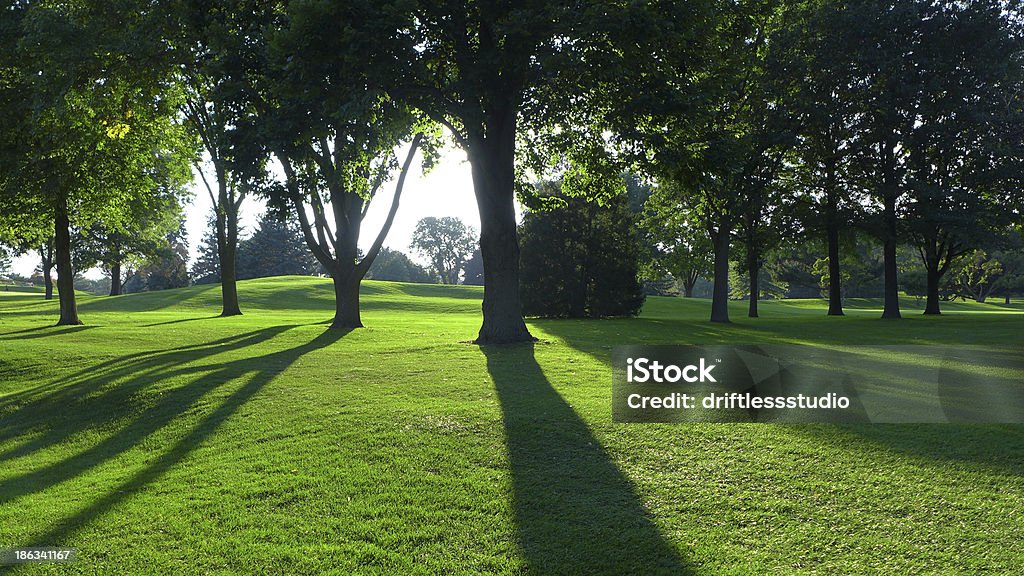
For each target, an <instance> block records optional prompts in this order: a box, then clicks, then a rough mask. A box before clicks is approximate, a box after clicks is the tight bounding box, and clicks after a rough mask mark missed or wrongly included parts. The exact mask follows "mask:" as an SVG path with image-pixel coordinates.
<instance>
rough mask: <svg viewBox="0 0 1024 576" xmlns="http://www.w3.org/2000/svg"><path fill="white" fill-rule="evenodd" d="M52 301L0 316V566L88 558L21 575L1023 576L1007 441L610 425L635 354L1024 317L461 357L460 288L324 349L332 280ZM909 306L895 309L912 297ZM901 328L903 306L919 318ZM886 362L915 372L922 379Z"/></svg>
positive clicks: (583, 333)
mask: <svg viewBox="0 0 1024 576" xmlns="http://www.w3.org/2000/svg"><path fill="white" fill-rule="evenodd" d="M240 290H241V299H242V308H243V311H244V312H246V315H245V316H242V317H235V318H217V317H215V316H214V315H215V314H216V312H217V311H218V309H219V308H218V297H219V289H218V287H216V286H201V287H192V288H188V289H183V290H174V291H168V292H162V293H150V294H133V295H127V296H121V297H113V298H104V297H88V296H83V298H82V307H81V312H82V317H83V320H84V321H85V322H86V323H87V325H86V326H84V327H72V328H73V329H67V328H53V327H50V326H49V325H50V324H52V323H53V321H54V320H55V315H56V303H55V302H49V303H48V302H42V301H41V300H40V299H39V296H38V295H32V294H3V293H0V547H4V546H26V545H67V546H74V547H76V548H78V553H79V558H80V560H79V561H78V562H76V563H75V564H71V565H64V566H34V567H20V568H7V569H6V570H7V571H9V572H11V573H26V574H27V573H33V574H35V573H62V574H63V573H81V574H98V573H139V574H168V573H173V574H207V573H217V574H221V573H222V574H237V573H248V574H311V573H335V574H354V573H358V574H394V573H403V574H437V573H495V574H521V573H523V572H527V573H535V574H630V573H632V574H658V573H664V574H751V573H763V574H779V573H784V574H789V573H793V574H864V573H936V574H951V573H965V574H967V573H970V574H973V573H981V572H988V573H1015V572H1017V571H1018V569H1019V567H1020V566H1021V565H1022V564H1024V517H1022V512H1021V510H1024V464H1022V463H1024V429H1022V428H1021V427H1017V426H773V425H685V426H682V425H679V426H677V425H615V424H612V423H611V421H610V368H609V364H608V363H609V360H610V348H611V347H612V346H614V345H618V344H627V343H694V344H713V343H724V342H729V343H732V342H750V343H802V344H809V345H816V346H830V347H837V346H844V345H849V344H862V345H882V344H907V343H921V344H937V345H941V344H959V343H972V344H977V345H981V346H985V347H987V348H989V349H992V350H997V349H999V348H1003V347H1009V348H1012V347H1018V348H1019V347H1021V346H1022V344H1024V334H1022V331H1021V327H1022V326H1024V316H1022V315H1021V314H1020V310H1019V308H1012V307H1011V309H1009V310H1007V309H1003V308H1001V307H999V306H996V305H978V304H975V303H957V305H956V306H953V307H947V311H948V314H946V315H944V316H943V317H941V318H924V317H920V316H917V315H916V314H915V313H914V312H912V311H910V310H909V309H908V313H907V318H906V319H905V320H904V321H901V322H895V323H894V322H883V321H880V320H877V319H876V317H877V315H878V310H877V309H876V308H878V306H877V304H878V303H877V302H874V303H872V302H862V303H856V304H857V305H856V306H852V307H850V308H849V315H848V316H847V317H845V318H827V317H824V315H823V314H824V308H823V306H822V304H821V303H820V302H817V301H787V302H768V303H765V304H763V306H762V313H763V317H762V318H760V319H756V320H750V319H745V318H743V317H742V313H743V310H744V304H743V303H736V307H735V308H734V309H733V313H734V315H735V316H734V319H735V323H734V324H733V325H728V326H722V325H712V324H710V323H707V322H705V321H704V319H705V318H706V315H707V302H706V301H682V300H679V299H662V298H652V299H650V300H649V301H648V304H647V305H646V307H645V310H644V313H643V314H642V315H641V317H640V318H636V319H624V320H601V321H575V320H559V321H551V320H534V321H532V322H531V329H532V330H533V331H534V333H535V334H536V335H537V336H539V337H541V338H542V342H541V343H538V344H536V345H534V346H510V347H483V348H480V347H476V346H471V345H467V344H464V343H462V342H465V341H466V340H469V339H471V338H472V337H473V335H474V334H475V332H476V329H477V328H478V323H479V310H480V308H479V298H480V294H481V293H480V290H479V289H478V288H472V287H439V286H420V285H403V284H395V283H386V282H368V283H366V286H365V290H364V295H363V301H364V303H365V314H364V322H365V323H366V324H367V326H368V328H366V329H363V330H356V331H353V332H350V333H338V332H333V331H328V330H327V329H326V324H325V323H326V322H327V321H329V319H330V316H331V314H332V310H333V309H332V306H333V303H332V298H333V292H332V291H331V285H330V283H329V281H325V280H318V279H310V278H274V279H264V280H256V281H246V282H242V283H241V284H240ZM911 300H912V299H911ZM907 304H908V305H909V304H910V302H909V301H908V303H907ZM901 361H904V362H908V363H913V362H921V361H922V360H920V359H915V358H908V359H901ZM4 570H5V569H4V568H2V567H0V571H4Z"/></svg>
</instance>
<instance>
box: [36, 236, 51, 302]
mask: <svg viewBox="0 0 1024 576" xmlns="http://www.w3.org/2000/svg"><path fill="white" fill-rule="evenodd" d="M39 255H40V256H41V257H42V260H43V286H44V288H43V290H44V294H43V298H44V299H46V300H53V247H52V246H51V245H50V243H49V242H47V243H46V245H45V246H43V247H42V248H41V249H40V250H39Z"/></svg>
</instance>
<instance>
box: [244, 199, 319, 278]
mask: <svg viewBox="0 0 1024 576" xmlns="http://www.w3.org/2000/svg"><path fill="white" fill-rule="evenodd" d="M316 269H317V261H316V259H315V258H313V255H312V254H310V252H309V249H308V248H307V247H306V241H305V239H304V238H303V237H302V230H301V229H300V227H299V223H298V222H297V221H296V219H295V217H294V216H291V215H290V214H273V213H271V212H266V213H264V214H263V216H262V217H261V218H260V222H259V224H258V225H257V227H256V230H255V231H254V232H253V234H252V236H251V237H249V238H247V239H246V240H243V241H242V242H241V243H240V244H239V246H238V278H239V279H242V280H244V279H247V278H265V277H268V276H287V275H296V276H309V275H311V274H313V273H314V272H315V271H316Z"/></svg>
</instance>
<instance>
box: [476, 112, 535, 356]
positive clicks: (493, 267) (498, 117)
mask: <svg viewBox="0 0 1024 576" xmlns="http://www.w3.org/2000/svg"><path fill="white" fill-rule="evenodd" d="M491 116H492V117H491V118H490V119H489V120H488V131H487V134H486V137H485V136H483V135H475V136H473V137H472V138H471V139H470V140H469V142H468V144H469V150H467V152H468V153H469V161H470V164H471V167H472V173H473V190H474V192H475V194H476V202H477V209H478V210H479V212H480V255H481V256H482V258H483V264H484V278H485V280H484V301H483V316H484V319H483V325H482V326H481V327H480V332H479V334H478V335H477V339H476V343H477V344H504V343H512V342H532V341H534V340H536V338H534V337H533V335H532V334H530V331H529V330H528V329H527V328H526V322H524V321H523V307H522V302H521V300H520V297H519V235H518V231H517V230H516V211H515V202H514V198H515V194H514V184H515V136H516V114H515V109H514V108H512V107H511V106H510V107H509V108H508V110H506V111H504V112H502V113H500V114H492V115H491Z"/></svg>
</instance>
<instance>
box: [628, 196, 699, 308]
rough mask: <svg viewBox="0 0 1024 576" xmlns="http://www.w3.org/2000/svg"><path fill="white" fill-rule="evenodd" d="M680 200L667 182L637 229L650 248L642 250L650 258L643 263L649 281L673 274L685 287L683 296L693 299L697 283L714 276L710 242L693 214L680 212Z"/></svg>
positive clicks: (643, 214)
mask: <svg viewBox="0 0 1024 576" xmlns="http://www.w3.org/2000/svg"><path fill="white" fill-rule="evenodd" d="M677 199H678V192H675V191H673V190H672V184H671V183H666V184H664V185H663V186H660V187H659V188H658V189H657V191H656V192H654V193H653V194H652V195H651V196H650V198H649V199H648V200H647V204H646V206H645V211H644V212H643V213H642V220H641V221H640V223H639V224H638V228H639V231H640V233H641V238H642V240H641V244H642V246H643V247H646V248H649V249H648V250H641V253H642V254H646V255H647V257H646V258H643V257H642V258H641V260H642V261H643V263H644V264H645V267H646V275H647V276H648V277H649V279H652V280H656V279H658V278H661V277H663V276H664V275H665V274H670V275H671V276H672V277H673V278H675V279H676V280H677V281H679V283H681V284H682V287H683V296H684V297H686V298H692V297H693V289H694V287H695V286H696V285H697V280H699V279H700V278H707V277H709V276H710V274H711V264H712V260H711V254H712V251H711V243H710V241H709V239H708V234H707V231H706V230H705V229H704V228H703V227H701V226H700V224H699V223H698V222H697V221H696V220H695V218H694V216H693V214H692V213H691V212H690V211H689V210H686V209H685V208H683V209H678V205H677V203H676V202H677ZM666 202H667V203H669V206H665V204H664V203H666Z"/></svg>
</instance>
